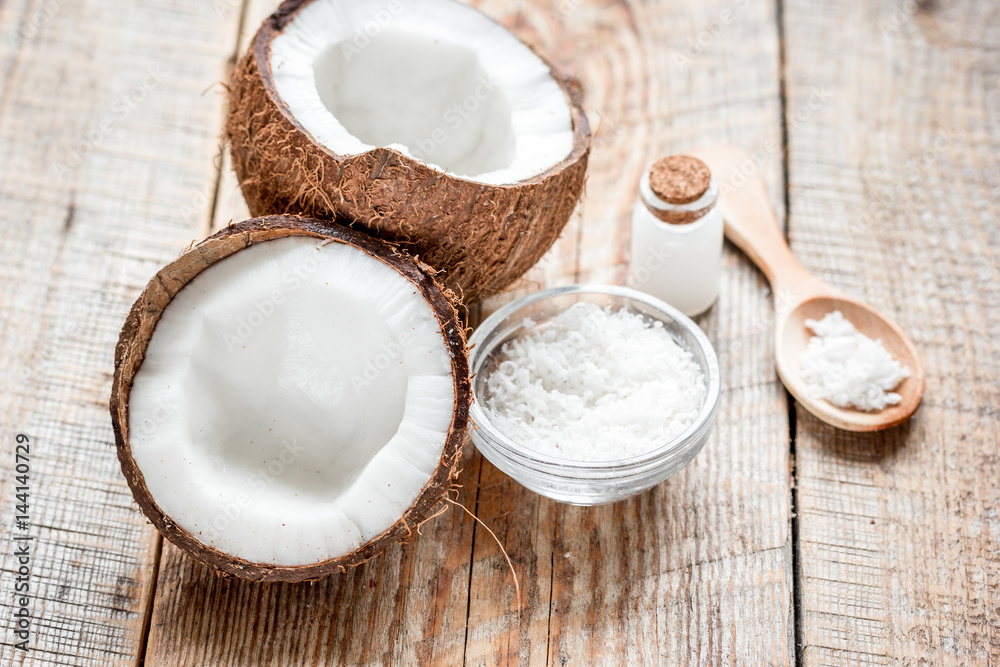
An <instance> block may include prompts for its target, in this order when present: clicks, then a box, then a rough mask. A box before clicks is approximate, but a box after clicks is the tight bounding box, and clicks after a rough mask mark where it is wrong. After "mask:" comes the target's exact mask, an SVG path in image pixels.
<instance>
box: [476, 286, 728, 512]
mask: <svg viewBox="0 0 1000 667" xmlns="http://www.w3.org/2000/svg"><path fill="white" fill-rule="evenodd" d="M581 301H589V302H592V303H595V304H597V305H598V306H600V307H602V308H605V307H607V306H611V308H612V309H613V310H619V309H622V308H624V309H626V310H628V311H631V312H634V313H640V314H642V315H644V316H646V317H648V318H650V319H653V320H659V321H661V322H663V326H664V327H665V328H666V330H667V331H668V332H669V333H670V334H671V335H672V336H673V338H674V340H675V341H677V343H678V344H679V345H681V347H683V348H684V349H686V350H688V351H689V352H690V353H691V354H692V355H693V356H694V359H695V361H696V362H697V363H698V365H699V366H700V367H701V370H702V372H703V373H704V375H705V381H706V388H707V390H708V391H707V395H706V398H705V404H704V405H703V406H702V409H701V411H700V412H699V413H698V417H697V419H695V421H694V422H693V423H692V424H691V426H690V427H689V428H688V429H687V430H686V431H684V433H682V434H681V435H680V436H678V437H677V438H675V439H673V440H671V441H669V442H664V443H663V444H662V445H661V446H660V447H658V448H656V449H655V450H653V451H651V452H649V453H647V454H643V455H642V456H637V457H633V458H628V459H622V460H617V461H573V460H568V459H561V458H555V457H552V456H549V455H547V454H542V453H539V452H536V451H534V450H531V449H528V448H527V447H525V446H523V445H522V444H521V443H519V442H515V441H514V440H512V439H511V438H509V437H507V436H506V435H505V434H504V433H502V432H501V431H500V429H499V428H498V427H496V426H495V425H494V424H493V423H492V422H491V421H490V415H489V410H488V409H487V407H486V405H485V400H484V397H485V391H486V378H487V376H488V375H489V374H490V373H491V372H492V371H493V368H495V367H496V363H497V362H496V354H497V353H498V352H499V351H500V348H501V347H502V346H503V344H504V343H506V342H507V341H508V340H511V339H512V338H515V337H521V336H525V335H527V334H530V333H531V331H530V330H529V329H526V328H525V325H526V319H527V320H529V321H530V322H529V325H531V324H533V327H532V328H534V327H538V326H544V325H545V324H546V323H547V322H548V321H550V320H551V319H552V318H554V317H555V316H556V315H558V314H559V313H561V312H563V311H564V310H566V309H567V308H569V307H570V306H572V305H573V304H575V303H578V302H581ZM469 344H470V345H471V346H472V351H471V353H470V358H469V365H470V368H471V372H472V374H473V380H472V392H473V395H474V399H475V400H474V401H473V404H472V407H471V411H470V414H471V417H472V425H471V426H470V433H471V437H472V442H473V443H475V445H476V447H477V448H478V449H479V451H480V452H482V454H483V456H485V457H486V458H487V459H489V461H490V462H491V463H492V464H493V465H495V466H496V467H497V468H499V469H500V470H502V471H503V472H505V473H507V474H508V475H510V476H511V477H512V478H513V479H515V480H516V481H518V482H519V483H521V484H522V485H524V486H525V487H527V488H529V489H531V490H532V491H534V492H536V493H539V494H541V495H543V496H547V497H549V498H552V499H553V500H558V501H560V502H564V503H569V504H572V505H603V504H605V503H613V502H617V501H619V500H624V499H625V498H628V497H630V496H634V495H636V494H639V493H642V492H643V491H646V490H647V489H650V488H652V487H653V486H656V485H657V484H659V483H660V482H662V481H663V480H665V479H667V478H668V477H670V476H672V475H675V474H676V473H677V472H679V471H680V470H682V469H683V468H684V467H685V466H686V465H687V464H689V463H690V462H691V461H692V459H694V457H695V455H697V454H698V452H699V451H701V448H702V447H704V445H705V442H706V441H707V440H708V436H709V434H710V433H711V431H712V425H713V424H714V423H715V413H716V411H717V409H718V406H719V393H720V381H719V362H718V359H717V358H716V356H715V350H714V349H713V348H712V344H711V343H710V342H709V340H708V338H707V337H706V336H705V334H704V333H703V332H702V330H701V329H700V328H699V327H698V325H697V324H695V323H694V322H693V321H692V320H691V319H690V318H688V317H686V316H685V315H684V314H682V313H681V312H680V311H679V310H677V309H676V308H673V307H671V306H669V305H667V304H666V303H664V302H663V301H660V300H659V299H656V298H653V297H652V296H649V295H648V294H645V293H644V292H640V291H638V290H634V289H629V288H627V287H616V286H612V285H570V286H568V287H555V288H552V289H546V290H542V291H540V292H536V293H534V294H530V295H528V296H526V297H522V298H520V299H517V300H516V301H513V302H511V303H509V304H507V305H506V306H504V307H503V308H501V309H500V310H498V311H497V312H495V313H493V315H491V316H490V317H489V318H487V319H486V321H485V322H483V323H482V324H481V325H480V326H479V327H478V328H477V329H476V331H475V333H474V334H473V335H472V338H470V339H469Z"/></svg>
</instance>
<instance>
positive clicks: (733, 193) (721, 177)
mask: <svg viewBox="0 0 1000 667" xmlns="http://www.w3.org/2000/svg"><path fill="white" fill-rule="evenodd" d="M692 154H693V155H694V156H696V157H698V158H699V159H701V160H702V161H704V162H705V164H707V165H708V166H709V167H710V168H711V169H712V173H713V174H714V176H715V178H716V179H717V182H718V183H719V184H720V188H721V193H720V197H719V206H720V207H721V211H722V216H723V218H724V219H725V226H726V236H727V237H728V238H729V240H731V241H732V242H733V243H735V244H736V245H737V246H739V248H740V249H741V250H742V251H743V252H745V253H746V254H747V256H748V257H749V258H750V259H751V260H752V261H753V262H754V264H756V265H757V266H758V267H759V268H760V270H761V271H763V272H764V275H765V276H767V279H768V281H769V282H770V283H771V291H772V292H773V293H774V307H775V336H774V345H775V361H776V365H777V368H778V377H780V378H781V381H782V382H783V383H784V384H785V386H786V387H787V388H788V391H790V392H791V393H792V396H794V397H795V398H796V400H798V402H799V403H800V404H801V405H802V406H803V407H805V408H806V409H807V410H808V411H809V412H811V413H812V414H814V415H816V416H817V417H818V418H819V419H821V420H823V421H824V422H826V423H827V424H831V425H833V426H836V427H838V428H842V429H847V430H849V431H879V430H881V429H885V428H889V427H891V426H896V425H897V424H901V423H902V422H904V421H906V420H907V419H909V418H910V416H912V415H913V413H914V412H915V411H916V409H917V407H919V405H920V401H921V400H922V399H923V395H924V369H923V366H922V365H921V364H920V356H919V355H918V354H917V349H916V347H915V346H914V345H913V341H912V340H910V338H909V336H907V335H906V334H905V333H903V330H902V329H900V328H899V326H898V325H897V324H896V323H895V322H893V321H892V320H891V319H889V318H888V317H886V316H884V315H882V314H880V313H879V312H878V311H876V310H875V309H874V308H872V307H871V306H869V305H868V304H866V303H864V302H862V301H859V300H858V299H854V298H852V297H850V296H848V295H846V294H844V293H843V292H841V291H839V290H837V289H836V288H834V287H832V286H830V285H828V284H827V283H825V282H823V281H822V280H820V279H819V278H817V277H816V276H814V275H813V274H811V273H810V272H809V271H808V270H807V269H806V268H805V267H804V266H802V264H800V263H799V261H798V260H797V259H795V256H794V255H792V251H791V249H790V248H789V247H788V244H787V243H786V242H785V238H784V236H783V235H782V233H781V230H780V228H779V226H778V219H777V216H776V215H775V214H774V209H772V208H771V204H770V202H769V200H768V197H767V189H766V188H765V186H764V181H763V179H762V178H761V177H760V175H759V167H758V166H757V164H756V163H755V162H754V161H753V159H751V158H750V156H749V155H747V154H746V153H744V152H743V151H741V150H740V149H738V148H734V147H731V146H715V147H711V148H704V149H699V150H697V151H694V152H693V153H692ZM834 310H839V311H840V312H842V313H843V314H844V317H846V318H847V319H848V320H850V321H851V322H852V323H853V324H854V326H855V327H857V329H858V331H860V332H861V333H863V334H864V335H866V336H868V337H869V338H872V339H875V340H881V341H882V344H883V345H884V346H885V349H886V350H888V351H889V353H890V354H892V356H894V357H895V358H896V359H897V360H899V361H900V363H902V364H904V365H905V366H907V367H908V368H909V369H910V377H908V378H906V379H905V380H903V382H902V383H901V384H900V385H899V387H897V388H896V390H895V391H896V392H897V393H898V394H899V395H900V396H901V397H902V401H900V403H899V404H898V405H893V406H889V407H887V408H886V409H884V410H881V411H879V412H862V411H860V410H854V409H844V408H838V407H836V406H835V405H833V404H832V403H829V402H827V401H825V400H823V399H816V398H812V397H811V396H810V395H809V392H808V390H807V388H806V383H805V382H803V381H802V378H801V377H800V371H799V355H801V354H802V350H803V349H804V348H805V346H806V344H807V343H808V341H809V339H810V338H811V337H812V333H811V332H810V331H808V330H807V329H806V326H805V320H807V319H809V318H812V319H815V320H819V319H822V318H823V317H824V316H825V315H827V314H828V313H830V312H832V311H834Z"/></svg>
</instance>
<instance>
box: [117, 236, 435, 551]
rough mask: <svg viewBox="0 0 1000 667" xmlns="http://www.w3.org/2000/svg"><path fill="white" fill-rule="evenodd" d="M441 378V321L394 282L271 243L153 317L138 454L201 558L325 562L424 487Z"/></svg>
mask: <svg viewBox="0 0 1000 667" xmlns="http://www.w3.org/2000/svg"><path fill="white" fill-rule="evenodd" d="M451 373H452V365H451V358H450V354H449V350H448V347H447V342H446V340H445V337H444V334H443V333H442V331H441V325H440V323H439V322H438V320H437V318H436V317H435V315H434V313H433V311H432V310H431V307H430V306H429V305H428V303H427V302H426V301H425V300H424V299H423V298H422V297H421V296H420V292H419V291H418V290H417V289H416V288H415V287H414V285H413V284H412V283H411V282H409V281H408V280H407V279H406V278H404V277H403V276H402V275H401V274H399V273H397V272H396V271H395V270H393V269H392V268H390V267H389V266H388V265H386V264H384V263H383V262H381V261H380V260H377V259H375V258H373V257H371V256H369V255H367V254H366V253H364V252H362V251H360V250H358V249H356V248H353V247H351V246H348V245H345V244H341V243H328V242H327V243H325V244H324V241H323V240H322V239H314V238H310V237H302V236H293V237H285V238H279V239H276V240H271V241H267V242H264V243H260V244H257V245H254V246H251V247H249V248H247V249H244V250H240V251H238V252H236V253H235V254H233V255H231V256H230V257H228V258H226V259H224V260H222V261H220V262H217V263H216V264H214V265H213V266H211V267H209V268H208V269H206V270H205V271H203V272H202V273H201V274H200V275H199V276H198V277H197V278H195V279H194V280H193V281H192V282H191V283H189V284H188V285H187V286H186V287H185V288H184V289H182V290H181V291H180V293H178V295H177V296H176V297H175V298H174V299H173V301H172V302H171V303H170V305H169V306H168V307H167V309H166V310H165V311H164V312H163V314H162V316H161V318H160V320H159V322H158V324H157V326H156V329H155V332H154V334H153V336H152V339H151V341H150V343H149V347H148V350H147V352H146V356H145V359H144V361H143V363H142V366H141V367H140V369H139V371H138V373H137V374H136V376H135V380H134V384H133V387H132V390H131V395H130V403H129V431H130V442H131V447H132V454H133V457H134V459H135V461H136V464H137V465H138V467H139V469H140V470H141V471H142V474H143V476H144V479H145V483H146V486H147V488H148V489H149V492H150V495H151V496H152V498H153V500H154V501H155V502H156V503H157V505H158V506H159V507H160V509H161V510H162V511H163V512H164V514H165V515H167V517H168V518H169V520H170V521H173V522H174V523H176V524H177V525H179V526H180V527H182V528H184V529H185V530H187V531H188V532H189V533H190V534H191V535H193V536H194V537H195V538H196V539H198V540H199V541H201V542H202V543H204V544H206V545H208V546H211V547H213V548H215V549H217V550H219V551H221V552H224V553H226V554H229V555H232V556H237V557H239V558H243V559H245V560H248V561H251V562H255V563H266V564H271V565H280V566H296V565H307V564H314V563H317V562H322V561H324V560H327V559H331V558H336V557H339V556H342V555H344V554H348V553H351V552H353V551H354V550H355V549H357V548H358V547H359V546H360V545H362V544H364V543H365V542H367V541H369V540H371V539H372V538H374V537H376V536H378V535H379V534H380V533H382V532H383V531H385V530H386V529H388V528H389V527H391V526H392V525H393V524H394V523H395V522H396V521H398V520H399V518H400V517H401V516H402V515H403V513H404V512H405V511H406V509H407V508H409V507H410V505H412V503H413V502H414V500H415V499H416V498H417V496H418V495H419V493H420V491H421V489H422V488H423V487H424V485H425V484H426V483H427V482H428V480H429V479H430V478H431V476H432V474H433V473H434V471H435V469H436V468H437V466H438V465H439V463H440V459H441V455H442V450H443V447H444V444H445V441H446V438H447V435H448V430H449V427H450V424H451V422H452V416H453V411H454V406H455V389H454V381H453V378H452V375H451Z"/></svg>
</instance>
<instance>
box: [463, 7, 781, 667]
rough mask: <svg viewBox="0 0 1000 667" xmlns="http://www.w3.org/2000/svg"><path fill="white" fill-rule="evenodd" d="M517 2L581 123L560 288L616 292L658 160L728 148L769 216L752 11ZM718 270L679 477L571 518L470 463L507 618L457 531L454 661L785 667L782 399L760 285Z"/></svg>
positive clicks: (770, 48) (741, 267)
mask: <svg viewBox="0 0 1000 667" xmlns="http://www.w3.org/2000/svg"><path fill="white" fill-rule="evenodd" d="M536 4H540V5H542V6H543V7H544V8H545V9H546V10H547V11H544V12H542V13H536V12H531V11H528V10H527V9H523V10H522V11H523V14H522V15H515V16H516V17H517V19H516V21H515V22H516V24H517V25H519V26H533V30H530V31H529V34H535V35H544V36H545V42H543V51H546V52H549V53H553V54H555V59H556V60H557V62H559V63H560V64H561V65H563V66H564V67H565V68H567V69H569V70H570V71H571V72H572V73H573V74H575V75H576V76H577V77H579V78H580V79H581V80H582V81H583V82H584V85H585V89H586V90H587V102H586V104H585V106H586V108H587V109H588V110H590V111H592V112H594V117H595V126H599V127H600V131H599V132H598V134H597V137H596V139H595V148H594V151H593V155H592V158H591V166H590V171H589V177H588V186H587V197H586V199H585V201H584V204H583V207H582V208H583V215H582V221H581V223H580V224H579V225H578V227H577V228H576V229H575V231H576V233H577V234H578V242H577V243H578V245H577V253H578V259H577V263H576V264H577V266H576V271H575V272H574V275H573V279H574V280H576V281H595V282H621V281H622V280H623V279H624V275H625V269H626V262H627V259H628V255H627V252H628V251H627V248H628V242H629V221H630V216H631V211H632V206H633V203H634V200H635V199H634V198H635V193H636V189H637V184H638V180H639V176H640V174H641V171H642V169H643V168H644V167H645V166H646V165H647V164H648V163H649V162H650V161H652V160H653V159H655V158H656V157H658V156H660V155H663V154H668V153H670V152H674V151H683V150H685V149H688V148H693V147H696V146H698V145H700V144H704V143H718V142H720V141H731V142H733V143H736V144H739V145H742V146H744V147H746V148H747V149H748V150H751V151H753V152H754V154H755V155H757V156H758V158H759V160H760V162H761V168H762V169H763V171H764V173H765V175H766V177H767V179H768V181H769V183H770V185H771V186H772V192H773V193H774V199H775V201H776V202H777V203H778V204H779V208H780V203H781V202H782V200H783V189H782V180H783V179H782V153H781V146H782V140H781V125H780V123H781V121H780V113H781V112H780V109H781V101H780V96H779V84H778V71H779V68H778V55H777V53H778V35H777V25H776V19H775V17H776V11H775V7H774V6H773V5H772V4H771V3H759V4H758V3H752V4H751V3H727V2H709V3H697V4H696V3H668V2H649V3H616V2H601V3H591V2H586V3H583V2H580V3H560V2H549V3H536ZM719 73H724V75H720V74H719ZM726 262H727V274H726V279H725V284H724V286H723V292H722V296H721V299H720V303H719V304H718V305H717V306H716V307H715V308H714V309H713V310H712V311H711V312H710V313H709V314H707V315H706V316H704V317H702V318H701V319H700V324H701V325H702V326H703V327H704V328H705V329H706V331H707V332H708V333H709V335H710V336H711V338H712V340H713V342H714V343H715V345H716V348H717V350H718V351H719V353H720V356H721V357H722V360H723V364H724V376H725V388H724V394H723V400H722V406H721V409H720V413H719V417H718V422H717V428H716V432H715V434H714V436H713V438H712V440H711V441H710V442H709V444H708V445H707V446H706V449H705V451H704V452H703V453H702V454H701V455H700V456H699V458H698V459H697V460H696V461H695V463H694V464H693V465H692V466H691V467H690V468H688V469H687V470H685V471H684V472H683V473H682V474H680V475H678V476H677V477H676V478H674V479H672V480H670V481H669V482H667V483H665V484H663V485H661V486H660V487H658V488H656V489H654V490H652V491H651V492H649V493H647V494H644V495H643V496H641V497H639V498H637V499H635V500H633V501H629V502H625V503H620V504H618V505H615V506H612V507H603V508H594V509H581V508H572V507H563V506H559V505H556V504H554V503H551V502H549V501H546V500H543V499H540V498H539V497H537V496H535V495H533V494H531V493H529V492H526V491H524V490H523V489H521V488H520V487H519V486H518V485H517V484H516V483H514V482H513V481H511V480H510V479H508V478H507V477H506V476H505V475H503V474H502V473H500V472H498V471H496V470H495V469H494V468H493V467H492V466H490V465H489V464H486V463H484V465H483V472H482V477H481V480H480V494H479V498H478V501H477V507H478V511H479V514H480V516H481V517H482V518H483V519H484V520H485V521H486V522H487V523H488V524H490V525H492V526H494V527H495V528H496V529H497V534H498V535H499V536H500V539H501V540H502V541H503V542H504V545H505V547H506V549H507V550H508V551H509V552H510V553H511V555H512V558H514V562H515V566H516V567H517V568H518V570H519V572H520V573H521V575H522V581H521V583H522V594H525V600H526V612H525V614H523V615H522V618H521V620H520V623H519V622H518V619H517V617H516V615H515V614H514V613H513V612H512V611H511V609H512V606H511V595H510V593H508V592H505V589H509V585H508V584H507V581H506V579H505V577H506V576H507V575H505V572H504V562H503V560H502V556H501V555H500V554H499V552H498V550H497V548H496V546H495V545H493V544H491V543H490V541H489V539H488V536H485V534H484V532H483V531H482V530H480V529H477V531H476V554H475V557H474V564H473V580H472V601H471V605H470V620H469V627H470V631H469V646H468V648H467V662H469V663H471V664H484V663H489V664H546V663H549V664H629V665H641V664H722V663H726V664H729V663H730V662H737V663H742V664H790V663H791V662H793V660H794V658H793V650H792V638H793V625H792V623H793V618H792V604H791V588H792V580H791V574H792V573H791V568H790V563H791V541H790V509H789V463H788V429H787V403H786V399H785V396H784V392H783V391H782V390H781V388H780V386H779V385H778V384H777V382H776V380H775V376H774V371H773V356H772V353H771V351H770V344H771V343H770V341H771V336H772V331H771V327H770V323H771V319H772V314H771V307H770V304H769V292H768V290H767V288H766V286H765V285H764V284H763V283H762V282H761V279H760V278H759V276H757V274H756V272H755V270H754V269H753V268H752V267H751V266H750V265H749V264H748V263H747V261H746V260H745V259H744V258H743V257H741V256H738V254H736V253H728V254H727V258H726ZM567 278H568V276H567ZM546 593H548V600H546V599H545V594H546Z"/></svg>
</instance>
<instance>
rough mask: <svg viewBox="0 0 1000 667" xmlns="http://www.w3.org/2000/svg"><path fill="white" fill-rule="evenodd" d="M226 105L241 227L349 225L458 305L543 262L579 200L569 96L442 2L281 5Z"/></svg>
mask: <svg viewBox="0 0 1000 667" xmlns="http://www.w3.org/2000/svg"><path fill="white" fill-rule="evenodd" d="M232 91H233V92H232V98H231V100H230V119H229V123H228V127H227V132H228V135H229V139H230V145H231V148H232V153H233V161H234V167H235V168H236V172H237V175H238V176H239V178H240V182H241V186H242V189H243V192H244V195H245V197H246V200H247V203H248V205H249V207H250V210H251V212H253V213H254V214H255V215H261V214H265V213H274V212H290V213H301V214H305V215H311V216H314V217H319V218H323V219H331V218H335V217H337V216H341V217H345V218H347V219H349V220H351V221H354V222H356V223H357V224H358V225H359V226H360V227H362V228H364V229H365V230H366V231H368V232H370V233H373V234H375V235H377V236H380V237H383V238H386V239H388V240H392V241H396V242H400V243H404V244H406V245H407V246H408V247H409V248H410V249H411V250H412V252H414V253H415V254H418V255H419V256H420V258H421V259H422V260H424V261H426V262H427V263H428V264H430V265H431V266H434V267H435V268H437V269H440V270H442V271H444V272H445V273H444V275H443V279H444V280H445V282H446V283H447V284H448V285H449V286H452V287H455V288H457V289H458V290H459V291H461V292H462V293H463V294H464V296H465V298H466V300H467V301H471V300H475V299H477V298H479V297H481V296H483V295H486V294H489V293H493V292H496V291H499V290H501V289H503V288H504V287H506V286H508V285H509V284H510V283H511V282H513V281H514V280H515V279H516V278H517V277H519V276H520V275H521V274H522V273H524V271H526V270H527V269H528V268H530V267H531V266H532V265H533V264H534V263H535V262H537V261H538V259H540V258H541V256H542V255H543V254H544V252H545V251H546V250H547V249H548V248H549V247H550V246H551V245H552V243H553V242H554V241H555V239H556V238H557V237H558V235H559V233H560V231H561V230H562V228H563V226H564V225H565V223H566V221H567V220H568V219H569V216H570V214H571V213H572V211H573V208H574V207H575V205H576V202H577V200H578V198H579V195H580V192H581V190H582V187H583V178H584V173H585V170H586V164H587V156H588V152H589V140H590V130H589V126H588V124H587V120H586V116H585V115H584V114H583V111H582V109H581V108H580V106H579V104H578V102H577V101H576V100H575V99H574V95H573V94H571V91H570V88H569V87H568V86H567V85H566V83H565V82H564V81H563V80H562V79H561V78H560V77H559V76H558V75H557V74H555V73H553V71H552V69H551V67H550V66H549V65H548V64H547V63H546V62H545V61H544V60H543V59H542V58H540V57H539V56H538V55H537V54H535V53H534V52H533V51H532V50H531V49H530V48H529V47H527V46H526V45H525V44H523V43H521V42H520V41H519V40H518V39H517V38H516V37H515V36H514V35H513V34H511V33H510V32H509V31H507V30H506V29H505V28H503V27H502V26H500V25H499V24H497V23H495V22H494V21H492V20H491V19H489V18H488V17H486V16H485V15H484V14H482V13H480V12H478V11H476V10H475V9H472V8H470V7H466V6H464V5H461V4H459V3H456V2H453V1H452V0H405V1H404V0H392V1H389V2H386V1H385V0H361V1H359V0H290V1H289V2H286V3H284V4H283V5H282V6H281V7H280V8H279V9H278V11H277V12H276V13H275V14H274V15H272V16H271V18H269V19H268V20H267V21H265V23H264V25H263V26H262V27H261V30H260V31H259V32H258V34H257V36H256V38H255V39H254V42H253V45H252V47H251V50H250V53H248V54H247V56H246V57H245V58H244V59H243V61H242V62H241V64H240V66H239V67H238V68H237V71H236V72H235V73H234V78H233V85H232Z"/></svg>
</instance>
